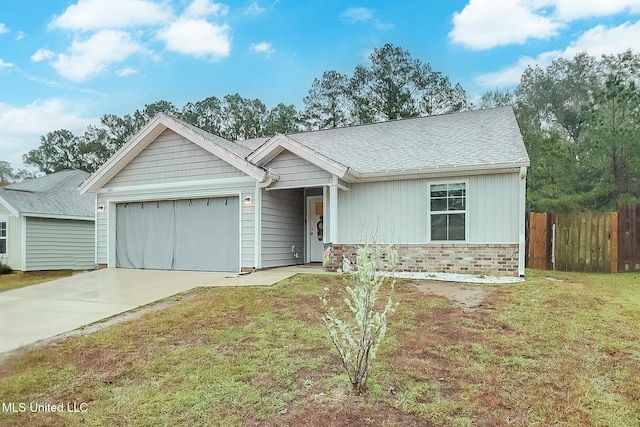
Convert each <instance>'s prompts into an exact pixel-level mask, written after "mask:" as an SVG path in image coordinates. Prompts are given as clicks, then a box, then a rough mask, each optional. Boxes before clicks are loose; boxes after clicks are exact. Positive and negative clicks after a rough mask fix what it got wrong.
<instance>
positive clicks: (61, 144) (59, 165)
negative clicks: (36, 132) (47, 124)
mask: <svg viewBox="0 0 640 427" xmlns="http://www.w3.org/2000/svg"><path fill="white" fill-rule="evenodd" d="M79 153H80V145H79V141H78V138H77V137H76V136H75V135H74V134H73V132H71V131H68V130H66V129H59V130H55V131H53V132H49V133H47V135H46V136H41V137H40V147H38V148H36V149H34V150H31V151H29V152H28V153H27V154H25V155H24V156H22V159H23V161H24V163H25V164H27V165H31V166H35V167H37V168H38V169H39V170H40V171H41V172H44V173H45V174H50V173H53V172H57V171H60V170H66V169H82V170H88V169H90V168H87V167H85V165H83V164H82V161H81V159H80V156H79Z"/></svg>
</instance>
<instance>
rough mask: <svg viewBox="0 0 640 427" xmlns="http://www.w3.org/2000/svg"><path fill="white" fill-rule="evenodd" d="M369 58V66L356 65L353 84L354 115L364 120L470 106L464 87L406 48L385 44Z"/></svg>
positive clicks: (351, 92)
mask: <svg viewBox="0 0 640 427" xmlns="http://www.w3.org/2000/svg"><path fill="white" fill-rule="evenodd" d="M369 59H370V60H371V65H370V66H369V67H365V66H363V65H358V66H357V67H356V69H355V71H354V73H353V76H352V77H351V80H350V85H349V95H350V97H351V99H352V101H353V104H352V115H353V116H354V117H355V118H356V119H357V120H358V121H359V122H360V123H371V122H379V121H384V120H395V119H401V118H407V117H416V116H419V115H433V114H442V113H446V112H451V111H459V110H462V109H464V108H466V106H467V101H466V93H465V92H464V90H463V89H462V86H460V85H455V86H454V87H452V86H451V83H450V81H449V79H448V78H446V77H444V76H443V75H442V74H441V73H440V72H435V71H433V70H432V69H431V66H430V65H429V64H428V63H423V62H422V61H420V60H418V59H413V58H411V54H410V53H409V52H408V51H406V50H402V49H401V48H399V47H394V46H393V45H391V44H385V45H384V46H383V47H382V48H380V49H374V50H373V52H372V53H371V55H370V56H369Z"/></svg>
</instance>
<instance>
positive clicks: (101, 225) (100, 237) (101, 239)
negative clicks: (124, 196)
mask: <svg viewBox="0 0 640 427" xmlns="http://www.w3.org/2000/svg"><path fill="white" fill-rule="evenodd" d="M97 205H98V206H100V205H102V206H104V207H105V211H104V212H99V213H98V214H97V217H96V262H97V263H98V264H107V262H108V255H107V254H108V250H107V236H108V232H107V230H108V225H107V221H108V215H109V214H110V212H109V203H107V201H106V200H105V199H104V197H103V196H102V195H100V194H98V197H97ZM113 210H114V215H115V206H114V209H113Z"/></svg>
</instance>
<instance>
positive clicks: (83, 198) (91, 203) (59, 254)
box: [0, 170, 95, 271]
mask: <svg viewBox="0 0 640 427" xmlns="http://www.w3.org/2000/svg"><path fill="white" fill-rule="evenodd" d="M88 176H89V174H88V173H86V172H83V171H78V170H70V171H61V172H56V173H53V174H50V175H46V176H43V177H41V178H36V179H31V180H28V181H24V182H20V183H16V184H10V185H7V186H5V187H0V259H2V261H3V262H5V263H7V264H8V265H9V266H10V267H11V268H12V269H14V270H21V271H31V270H87V269H94V268H95V224H94V219H95V196H94V195H93V194H84V195H81V194H80V192H79V190H78V186H79V185H80V184H81V183H82V181H84V180H85V179H86V178H87V177H88Z"/></svg>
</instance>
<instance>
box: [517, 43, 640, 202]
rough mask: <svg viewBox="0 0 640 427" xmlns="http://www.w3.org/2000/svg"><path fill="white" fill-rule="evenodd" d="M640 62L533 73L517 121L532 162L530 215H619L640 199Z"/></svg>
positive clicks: (619, 60)
mask: <svg viewBox="0 0 640 427" xmlns="http://www.w3.org/2000/svg"><path fill="white" fill-rule="evenodd" d="M639 70H640V56H638V55H636V54H633V53H632V52H631V51H627V52H625V53H623V54H619V55H605V56H603V57H602V58H600V59H597V58H595V57H592V56H589V55H587V54H585V53H581V54H578V55H576V56H575V57H574V58H572V59H562V58H560V59H557V60H555V61H553V62H552V63H551V65H549V67H547V68H546V69H544V70H543V69H541V68H540V67H530V68H528V69H527V70H526V71H525V72H524V74H523V76H522V81H521V83H520V85H519V86H518V88H517V89H516V92H515V94H516V104H515V107H516V114H517V117H518V123H519V124H520V128H521V130H522V133H523V137H524V141H525V144H526V146H527V150H528V152H529V156H530V158H531V168H530V170H529V176H528V195H527V201H528V208H529V209H530V210H535V211H547V210H551V209H554V210H557V211H568V210H611V209H615V208H616V206H617V204H619V203H622V202H628V201H635V200H639V199H640V186H639V184H638V180H639V179H640V145H639V143H640V127H639V126H640V122H639V120H640V94H639V92H638V88H637V85H638V79H640V74H639Z"/></svg>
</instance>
